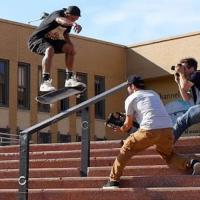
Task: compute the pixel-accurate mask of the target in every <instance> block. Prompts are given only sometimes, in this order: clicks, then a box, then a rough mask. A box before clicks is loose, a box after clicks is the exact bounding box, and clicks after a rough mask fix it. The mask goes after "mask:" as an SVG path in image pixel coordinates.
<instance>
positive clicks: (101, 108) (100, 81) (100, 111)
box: [95, 76, 105, 119]
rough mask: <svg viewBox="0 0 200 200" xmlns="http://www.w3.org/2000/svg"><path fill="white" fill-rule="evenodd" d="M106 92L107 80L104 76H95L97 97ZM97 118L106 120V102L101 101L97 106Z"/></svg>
mask: <svg viewBox="0 0 200 200" xmlns="http://www.w3.org/2000/svg"><path fill="white" fill-rule="evenodd" d="M104 91H105V78H104V77H103V76H95V96H96V95H98V94H100V93H102V92H104ZM95 118H96V119H105V100H101V101H99V102H97V103H96V104H95Z"/></svg>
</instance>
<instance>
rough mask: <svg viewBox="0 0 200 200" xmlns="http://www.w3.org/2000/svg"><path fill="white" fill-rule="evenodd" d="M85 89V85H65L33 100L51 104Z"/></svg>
mask: <svg viewBox="0 0 200 200" xmlns="http://www.w3.org/2000/svg"><path fill="white" fill-rule="evenodd" d="M85 90H86V87H84V86H82V85H80V86H77V87H65V88H61V89H58V90H55V91H51V92H48V93H45V94H42V95H40V96H37V97H36V98H35V100H36V101H38V102H40V103H42V104H52V103H55V102H57V101H59V100H62V99H65V98H67V97H70V96H73V95H77V96H78V95H80V94H82V93H83V92H84V91H85Z"/></svg>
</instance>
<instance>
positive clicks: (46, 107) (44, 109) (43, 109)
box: [38, 66, 50, 112]
mask: <svg viewBox="0 0 200 200" xmlns="http://www.w3.org/2000/svg"><path fill="white" fill-rule="evenodd" d="M41 82H42V66H38V96H39V95H42V92H40V84H41ZM38 111H39V112H49V111H50V106H49V105H48V104H42V103H39V102H38Z"/></svg>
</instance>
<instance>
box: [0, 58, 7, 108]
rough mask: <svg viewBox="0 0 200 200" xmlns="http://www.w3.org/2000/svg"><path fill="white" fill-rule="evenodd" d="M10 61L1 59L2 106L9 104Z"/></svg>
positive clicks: (0, 84)
mask: <svg viewBox="0 0 200 200" xmlns="http://www.w3.org/2000/svg"><path fill="white" fill-rule="evenodd" d="M8 66H9V62H8V60H3V59H0V106H8V95H9V88H8V87H9V85H8V84H9V75H8V74H9V69H8Z"/></svg>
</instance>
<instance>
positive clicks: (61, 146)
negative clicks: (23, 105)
mask: <svg viewBox="0 0 200 200" xmlns="http://www.w3.org/2000/svg"><path fill="white" fill-rule="evenodd" d="M120 143H121V141H120V140H111V141H91V149H111V148H120V146H121V144H120ZM199 144H200V136H190V137H182V138H180V139H179V140H178V142H177V143H176V146H193V145H199ZM80 148H81V143H80V142H73V143H53V144H52V143H51V144H31V145H30V151H32V152H36V151H49V150H50V151H65V150H66V151H70V150H80ZM5 152H7V153H14V152H19V145H12V146H2V147H0V153H5Z"/></svg>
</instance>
